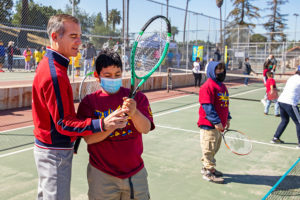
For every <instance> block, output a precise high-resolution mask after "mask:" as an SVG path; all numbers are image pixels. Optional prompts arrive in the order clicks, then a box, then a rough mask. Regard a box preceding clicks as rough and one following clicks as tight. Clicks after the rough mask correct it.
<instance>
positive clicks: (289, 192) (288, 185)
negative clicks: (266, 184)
mask: <svg viewBox="0 0 300 200" xmlns="http://www.w3.org/2000/svg"><path fill="white" fill-rule="evenodd" d="M271 199H272V200H277V199H278V200H279V199H280V200H282V199H289V200H294V199H295V200H296V199H300V158H298V160H297V161H296V162H295V163H294V164H293V165H292V167H291V168H290V169H289V170H288V171H287V172H286V173H285V174H284V175H283V176H282V177H281V178H280V179H279V180H278V181H277V183H276V184H275V185H274V186H273V187H272V188H271V190H270V191H269V192H268V193H267V194H266V195H265V196H264V197H263V198H262V200H271Z"/></svg>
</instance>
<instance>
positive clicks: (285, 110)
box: [274, 102, 300, 144]
mask: <svg viewBox="0 0 300 200" xmlns="http://www.w3.org/2000/svg"><path fill="white" fill-rule="evenodd" d="M279 109H280V117H281V122H280V124H279V126H278V128H277V130H276V132H275V135H274V137H276V138H280V136H281V135H282V133H283V131H284V130H285V128H286V127H287V125H288V123H289V121H290V118H292V120H293V121H294V123H295V125H296V130H297V137H298V144H300V114H299V108H298V106H293V105H290V104H286V103H281V102H279Z"/></svg>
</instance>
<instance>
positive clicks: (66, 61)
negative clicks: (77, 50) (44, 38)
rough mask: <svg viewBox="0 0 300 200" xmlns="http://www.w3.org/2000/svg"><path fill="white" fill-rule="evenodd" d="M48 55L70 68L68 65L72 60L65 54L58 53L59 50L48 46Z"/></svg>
mask: <svg viewBox="0 0 300 200" xmlns="http://www.w3.org/2000/svg"><path fill="white" fill-rule="evenodd" d="M46 56H47V57H48V58H49V59H53V60H55V61H56V62H58V63H59V64H60V65H61V66H64V67H66V68H68V66H69V62H70V60H69V59H68V58H67V57H65V56H63V55H62V54H60V53H58V52H57V51H55V50H53V49H51V48H49V47H47V49H46Z"/></svg>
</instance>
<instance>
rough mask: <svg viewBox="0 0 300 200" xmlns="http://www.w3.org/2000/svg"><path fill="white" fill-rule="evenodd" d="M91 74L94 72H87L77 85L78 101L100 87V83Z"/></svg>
mask: <svg viewBox="0 0 300 200" xmlns="http://www.w3.org/2000/svg"><path fill="white" fill-rule="evenodd" d="M93 74H94V72H89V73H87V74H86V75H85V77H84V78H83V79H82V81H81V83H80V86H79V101H80V102H81V101H82V99H83V98H84V97H85V96H86V95H88V94H91V93H93V92H95V91H97V90H99V89H100V85H99V83H98V82H97V81H96V80H95V77H94V76H93Z"/></svg>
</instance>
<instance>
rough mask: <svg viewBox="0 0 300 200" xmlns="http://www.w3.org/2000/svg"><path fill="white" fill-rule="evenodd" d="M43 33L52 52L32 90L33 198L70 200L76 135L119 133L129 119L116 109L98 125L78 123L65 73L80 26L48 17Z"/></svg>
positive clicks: (67, 17)
mask: <svg viewBox="0 0 300 200" xmlns="http://www.w3.org/2000/svg"><path fill="white" fill-rule="evenodd" d="M47 33H48V35H49V38H50V47H48V48H47V50H46V54H45V56H44V57H43V59H42V61H41V62H40V64H39V67H38V69H37V71H36V75H35V78H34V81H33V86H32V115H33V122H34V126H35V128H34V135H35V147H34V157H35V162H36V167H37V172H38V176H39V184H38V196H37V199H38V200H40V199H59V200H70V182H71V168H72V158H73V143H74V141H75V140H76V138H77V136H86V135H92V134H96V133H97V134H99V132H104V130H105V129H107V130H110V129H116V128H123V127H125V126H126V122H127V117H126V116H125V115H124V111H122V110H118V111H116V112H113V113H111V114H110V115H109V116H108V117H106V118H105V119H104V120H102V121H100V120H99V119H91V118H88V119H85V120H79V119H77V118H76V113H75V108H74V104H73V93H72V87H71V84H70V81H69V79H68V76H67V70H68V64H69V59H68V58H69V57H72V56H76V55H77V52H78V50H79V45H80V44H81V39H80V37H81V28H80V24H79V21H78V19H77V18H75V17H73V16H71V15H66V14H59V15H55V16H52V17H51V18H50V19H49V22H48V26H47Z"/></svg>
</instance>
